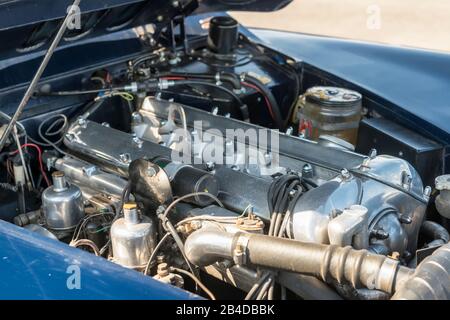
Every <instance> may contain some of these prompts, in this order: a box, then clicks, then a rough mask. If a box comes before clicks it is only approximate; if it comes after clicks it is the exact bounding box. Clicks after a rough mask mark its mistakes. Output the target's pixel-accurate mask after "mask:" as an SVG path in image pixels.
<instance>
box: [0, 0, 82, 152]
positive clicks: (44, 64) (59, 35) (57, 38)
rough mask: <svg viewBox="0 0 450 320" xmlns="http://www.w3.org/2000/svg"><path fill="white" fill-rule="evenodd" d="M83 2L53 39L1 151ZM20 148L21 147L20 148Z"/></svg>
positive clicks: (70, 11) (76, 4)
mask: <svg viewBox="0 0 450 320" xmlns="http://www.w3.org/2000/svg"><path fill="white" fill-rule="evenodd" d="M80 1H81V0H75V1H74V2H73V4H72V6H71V7H69V9H68V12H67V15H66V17H65V19H64V22H63V24H62V25H61V27H60V28H59V30H58V33H57V34H56V36H55V38H54V39H53V42H52V44H51V45H50V47H49V48H48V50H47V53H46V54H45V56H44V59H43V60H42V62H41V65H40V66H39V68H38V69H37V71H36V73H35V75H34V77H33V79H32V80H31V82H30V84H29V86H28V88H27V90H26V91H25V94H24V96H23V98H22V100H21V101H20V104H19V106H18V107H17V110H16V112H15V113H14V115H13V116H12V117H11V121H10V122H9V123H8V126H7V127H6V130H5V131H4V132H3V135H2V137H1V139H0V151H1V150H3V147H4V146H5V144H6V140H7V138H8V136H9V135H10V134H11V131H12V129H13V128H14V127H15V125H16V123H17V121H18V120H19V118H20V115H21V114H22V112H23V110H24V108H25V107H26V105H27V104H28V101H29V100H30V98H31V96H32V95H33V93H34V91H35V90H36V87H37V85H38V83H39V80H40V79H41V77H42V74H43V73H44V71H45V68H46V67H47V65H48V63H49V61H50V59H51V57H52V56H53V53H54V52H55V49H56V47H57V46H58V44H59V42H60V41H61V39H62V37H63V36H64V33H65V32H66V29H67V26H68V25H69V24H70V23H71V22H72V21H73V18H74V17H75V15H76V14H78V12H79V11H78V10H77V8H78V7H79V4H80ZM19 148H20V146H19Z"/></svg>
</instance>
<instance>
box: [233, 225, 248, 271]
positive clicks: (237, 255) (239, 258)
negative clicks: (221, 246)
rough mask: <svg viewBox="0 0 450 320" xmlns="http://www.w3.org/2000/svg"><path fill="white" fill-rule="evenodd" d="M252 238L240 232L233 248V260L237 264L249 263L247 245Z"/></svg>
mask: <svg viewBox="0 0 450 320" xmlns="http://www.w3.org/2000/svg"><path fill="white" fill-rule="evenodd" d="M249 240H250V237H249V235H247V234H243V233H240V234H239V235H238V237H237V240H236V245H235V246H234V250H233V261H234V263H235V264H237V265H245V264H246V263H247V246H248V242H249Z"/></svg>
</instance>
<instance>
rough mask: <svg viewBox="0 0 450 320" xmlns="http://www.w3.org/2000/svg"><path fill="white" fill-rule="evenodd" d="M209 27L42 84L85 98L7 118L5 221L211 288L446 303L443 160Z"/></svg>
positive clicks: (251, 294)
mask: <svg viewBox="0 0 450 320" xmlns="http://www.w3.org/2000/svg"><path fill="white" fill-rule="evenodd" d="M208 23H209V34H208V36H207V38H206V39H203V40H202V41H198V43H190V44H189V47H187V45H186V44H185V45H184V47H183V48H181V49H180V48H178V47H176V48H173V47H170V44H168V43H167V42H166V43H164V41H162V42H161V43H158V44H156V45H155V46H156V48H153V49H152V50H151V52H149V53H148V54H145V55H144V56H140V57H137V58H135V59H130V60H128V61H125V62H120V63H117V64H113V65H110V66H107V67H104V68H100V69H98V70H94V71H89V75H90V76H89V77H88V81H84V82H80V83H79V87H78V88H76V89H75V90H73V89H72V88H73V87H72V88H71V87H70V86H68V85H67V84H65V83H63V82H61V83H56V82H49V83H45V84H42V85H41V86H40V87H39V90H38V91H37V92H36V93H35V95H36V97H38V98H40V99H61V100H60V101H63V99H66V98H68V97H73V96H76V97H89V99H88V100H87V102H86V100H84V102H83V103H81V104H76V106H75V107H74V106H73V105H74V104H73V103H72V105H70V104H67V105H64V107H63V108H61V109H59V110H55V111H52V112H48V113H46V114H44V115H43V116H41V117H38V118H37V117H34V118H33V117H31V118H29V119H24V120H23V121H22V120H21V122H18V125H17V130H18V133H19V134H20V135H21V137H24V138H25V139H28V140H25V142H24V143H20V147H18V146H17V141H14V140H13V139H10V140H9V141H8V148H9V149H8V151H7V152H3V153H2V158H1V161H2V163H3V164H4V166H5V168H6V169H5V170H4V171H5V173H4V175H2V177H3V178H4V179H5V180H4V182H2V185H1V186H2V189H4V190H5V192H8V193H10V194H12V195H13V196H11V197H9V198H10V199H15V200H14V201H12V202H13V204H11V203H9V205H10V206H9V207H8V206H7V204H8V202H7V201H4V202H2V210H3V211H6V210H9V212H12V214H11V215H10V216H9V217H8V218H5V220H9V221H11V222H13V223H15V224H16V225H17V226H20V227H23V228H25V229H28V230H30V231H32V232H36V233H39V234H41V235H43V236H46V237H49V238H52V239H54V241H62V242H65V243H67V245H69V246H72V247H76V248H79V249H80V250H85V251H88V252H90V253H91V254H93V255H96V256H100V257H103V258H104V259H107V260H109V261H111V262H112V263H115V264H119V265H121V266H123V267H124V268H128V269H133V270H135V271H136V272H139V273H143V274H144V275H146V276H149V277H153V278H154V279H156V280H158V281H162V282H164V283H167V284H170V285H173V286H177V287H180V288H183V289H185V290H188V291H191V292H194V293H196V294H198V295H200V296H203V297H205V298H210V299H230V298H234V299H235V298H236V297H239V298H241V299H246V300H264V299H269V300H272V299H359V300H386V299H391V298H393V299H436V298H437V299H446V298H449V294H450V290H449V288H450V282H449V275H448V272H449V270H450V265H449V264H450V262H449V261H450V260H449V256H450V246H449V244H448V241H449V234H448V231H447V229H446V226H448V219H449V218H450V214H449V212H450V211H449V208H450V198H449V197H447V193H448V190H450V183H449V181H450V178H449V177H448V176H446V175H443V173H444V172H442V171H439V170H438V171H439V172H437V173H436V172H431V171H430V170H429V168H428V167H427V164H429V165H430V166H433V163H432V162H430V161H441V159H439V156H436V157H434V158H432V160H430V159H428V160H426V161H425V160H423V159H421V158H420V157H418V156H417V154H413V155H412V156H410V157H409V158H408V155H407V154H406V152H404V153H401V152H400V153H399V151H401V150H400V149H396V150H395V153H394V152H390V153H387V154H384V153H382V152H380V150H379V149H381V150H384V149H385V147H386V146H387V145H389V142H388V141H389V140H388V139H390V138H392V135H390V133H389V130H388V129H386V128H391V127H393V126H394V127H395V126H400V125H399V124H397V123H395V121H392V120H390V119H386V118H385V117H383V116H381V115H379V114H377V113H376V112H372V111H371V110H370V108H368V106H367V105H366V104H367V101H368V100H367V97H366V96H365V93H362V92H359V91H358V88H355V87H354V86H352V85H351V84H345V83H344V82H334V81H331V80H327V79H330V78H328V77H321V76H320V73H315V71H314V69H313V68H310V67H308V66H306V65H303V64H302V63H301V62H298V61H294V60H292V59H291V58H289V57H286V56H284V55H283V54H281V53H279V52H276V51H274V50H272V49H270V48H268V47H265V46H263V45H261V44H258V43H255V42H252V41H251V40H250V39H248V38H247V37H245V36H244V35H242V34H240V33H239V32H238V24H237V22H236V21H235V20H234V19H232V18H230V17H228V16H218V17H214V18H212V19H211V20H209V21H208ZM85 78H86V77H85ZM342 84H344V85H342ZM64 101H66V100H64ZM61 103H62V102H61ZM8 117H9V116H8V115H6V114H3V118H5V119H6V120H8ZM382 125H384V126H382ZM380 128H382V129H380ZM416 135H417V133H415V132H413V133H411V135H410V137H411V139H414V137H416ZM419 140H420V139H418V141H419ZM420 141H423V139H422V140H420ZM427 143H429V144H432V145H433V146H434V144H433V143H432V142H427ZM402 146H403V147H405V148H407V147H408V146H407V145H406V146H405V145H404V144H403V145H402ZM35 150H37V152H35ZM436 159H437V160H436ZM437 167H438V166H436V168H437ZM424 168H427V169H426V170H425V169H424ZM430 172H431V173H430ZM50 174H51V178H50V177H48V175H50ZM435 179H436V180H435ZM16 199H17V200H16ZM30 199H33V200H32V201H31V200H30ZM11 206H13V208H14V209H13V210H12V209H11Z"/></svg>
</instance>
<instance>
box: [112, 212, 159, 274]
mask: <svg viewBox="0 0 450 320" xmlns="http://www.w3.org/2000/svg"><path fill="white" fill-rule="evenodd" d="M123 213H124V217H123V218H120V219H117V220H116V221H115V222H114V223H113V225H112V227H111V243H112V251H113V258H114V262H116V263H118V264H120V265H122V266H124V267H127V268H133V269H141V268H144V267H145V266H146V264H147V262H148V259H149V258H150V255H151V254H152V252H153V250H154V248H155V245H156V228H155V225H154V223H153V222H152V220H151V219H150V218H149V217H147V216H143V215H140V214H139V212H138V210H137V206H136V204H135V203H126V204H125V205H124V206H123Z"/></svg>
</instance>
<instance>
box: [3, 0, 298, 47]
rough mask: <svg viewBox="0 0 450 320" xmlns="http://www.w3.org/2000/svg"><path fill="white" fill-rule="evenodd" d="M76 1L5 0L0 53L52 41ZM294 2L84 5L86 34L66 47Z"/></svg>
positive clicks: (116, 0)
mask: <svg viewBox="0 0 450 320" xmlns="http://www.w3.org/2000/svg"><path fill="white" fill-rule="evenodd" d="M72 2H73V1H72V0H15V1H11V0H0V52H2V55H4V54H5V53H7V52H8V53H9V54H8V55H9V56H11V55H17V54H20V53H24V52H25V53H28V52H31V51H34V50H37V49H39V48H41V47H44V46H45V45H46V44H48V42H49V41H51V38H52V36H53V35H54V34H55V32H56V31H57V28H58V26H59V24H60V23H61V21H62V19H63V18H64V16H65V14H66V12H67V9H68V7H69V6H70V5H71V4H72ZM289 2H290V0H276V1H273V0H245V1H244V0H203V1H202V0H176V1H175V0H174V1H172V0H84V1H81V4H80V11H81V13H82V14H81V29H79V30H68V31H67V33H66V35H65V37H64V39H63V41H65V42H73V41H77V40H79V39H86V38H89V37H95V36H99V35H103V34H107V33H111V32H114V31H118V30H121V29H126V28H130V27H133V26H137V25H144V24H150V23H153V24H154V25H155V26H156V29H158V28H159V29H161V28H162V27H164V26H166V25H167V24H168V23H170V21H171V20H172V19H173V18H174V17H175V16H180V15H183V16H187V15H190V14H192V13H193V12H199V13H200V12H201V13H205V12H213V11H225V10H246V11H270V10H277V9H280V8H282V7H283V6H285V5H287V4H288V3H289Z"/></svg>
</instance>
